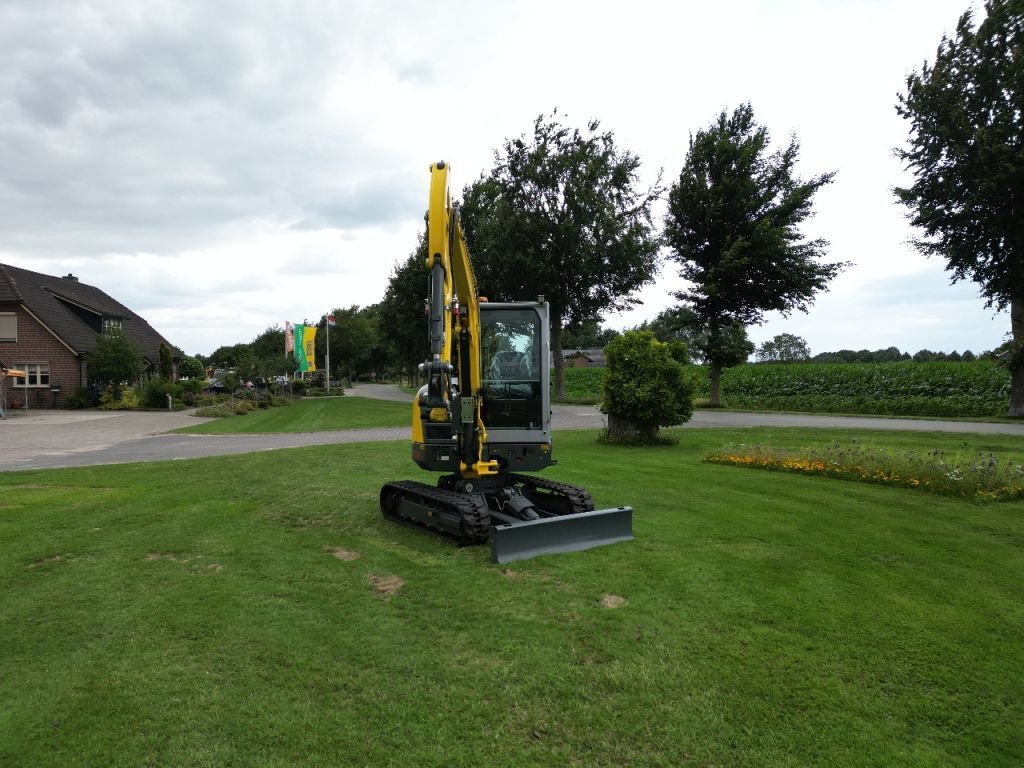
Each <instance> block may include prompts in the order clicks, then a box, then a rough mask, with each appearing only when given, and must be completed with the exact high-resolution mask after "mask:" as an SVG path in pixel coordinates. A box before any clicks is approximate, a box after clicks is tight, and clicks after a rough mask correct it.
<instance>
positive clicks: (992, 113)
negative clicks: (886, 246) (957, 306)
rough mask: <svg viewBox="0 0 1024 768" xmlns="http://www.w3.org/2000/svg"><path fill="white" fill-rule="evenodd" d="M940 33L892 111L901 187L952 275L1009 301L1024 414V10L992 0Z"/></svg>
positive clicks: (1015, 398) (1009, 355)
mask: <svg viewBox="0 0 1024 768" xmlns="http://www.w3.org/2000/svg"><path fill="white" fill-rule="evenodd" d="M985 12H986V16H985V18H984V19H982V21H981V23H980V24H979V25H978V26H977V28H976V29H975V27H974V15H973V12H972V11H967V12H966V13H964V14H963V16H961V17H960V21H959V23H958V24H957V28H956V36H955V37H953V38H949V37H943V38H942V41H941V42H940V43H939V48H938V51H937V52H936V56H935V62H934V64H931V65H929V64H928V63H925V64H924V66H923V67H922V68H921V71H920V72H914V73H913V74H911V75H910V76H909V77H908V78H907V92H906V93H905V94H901V95H900V98H899V104H898V105H897V107H896V111H897V112H898V113H899V114H900V115H901V116H902V117H904V118H906V119H907V120H909V121H910V144H909V147H908V148H907V149H904V150H900V151H899V152H898V154H899V157H900V158H901V159H902V160H903V161H904V162H905V163H906V165H907V166H908V167H909V168H910V169H911V170H912V171H913V173H914V183H913V184H912V185H911V186H910V187H906V188H897V189H896V190H895V192H896V195H897V197H898V198H899V200H900V202H902V203H903V204H904V205H905V206H907V207H908V208H909V209H910V211H911V215H912V218H911V221H912V222H913V224H914V225H916V226H918V227H920V228H921V229H922V230H923V231H924V236H923V237H922V238H921V239H920V240H918V241H917V242H916V245H917V247H918V249H919V250H920V251H921V252H923V253H925V254H928V255H937V256H941V257H942V258H944V259H945V260H946V269H947V270H949V271H950V272H951V273H952V276H953V281H954V282H956V281H958V280H967V279H970V280H973V281H974V282H975V283H977V284H978V286H979V287H980V290H981V294H982V296H984V297H985V301H986V306H990V307H995V308H997V309H1005V308H1007V307H1009V309H1010V339H1009V341H1008V342H1007V344H1006V345H1005V347H1004V349H1003V350H1002V351H1003V353H1004V354H1003V355H1002V360H1003V361H1004V362H1005V364H1006V365H1007V366H1008V368H1009V370H1010V371H1011V374H1012V381H1013V386H1012V389H1011V396H1010V408H1009V415H1011V416H1017V417H1024V215H1022V207H1021V205H1022V204H1021V195H1022V193H1021V179H1024V120H1022V119H1021V109H1022V104H1024V8H1022V6H1021V2H1020V0H987V2H986V3H985Z"/></svg>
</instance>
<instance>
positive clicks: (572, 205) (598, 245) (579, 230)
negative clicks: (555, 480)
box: [462, 111, 661, 397]
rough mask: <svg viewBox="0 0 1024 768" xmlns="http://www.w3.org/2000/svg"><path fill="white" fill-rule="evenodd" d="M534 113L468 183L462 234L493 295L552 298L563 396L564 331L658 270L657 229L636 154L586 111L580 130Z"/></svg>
mask: <svg viewBox="0 0 1024 768" xmlns="http://www.w3.org/2000/svg"><path fill="white" fill-rule="evenodd" d="M557 118H558V113H557V111H556V112H555V113H553V114H552V115H551V116H550V117H548V116H545V115H540V116H539V117H537V119H536V120H535V121H534V125H533V135H532V136H529V137H527V136H525V135H524V136H521V137H520V138H517V139H511V140H508V141H506V142H505V144H504V146H503V147H502V149H501V150H500V151H498V152H496V153H495V165H494V168H493V169H492V170H491V171H490V172H489V173H488V174H486V175H484V176H482V177H481V178H480V179H479V180H478V181H477V182H475V183H474V184H472V185H470V186H469V187H467V188H466V189H465V190H464V193H463V211H462V212H463V221H464V225H465V229H466V239H467V242H468V244H469V249H470V253H471V254H472V256H473V260H474V264H475V267H476V276H477V282H478V284H479V287H480V290H481V292H482V293H483V294H484V295H486V296H488V297H489V298H491V299H498V300H526V299H534V298H536V297H538V296H544V297H545V298H546V299H547V301H548V302H549V303H550V305H551V346H552V349H553V352H554V367H555V389H556V393H557V396H558V397H564V396H565V373H564V363H563V359H562V332H563V330H565V329H576V330H578V329H579V328H580V327H581V326H582V325H583V324H584V323H587V322H590V321H593V320H596V319H598V318H599V317H601V316H602V315H603V314H604V313H605V312H607V311H609V310H620V309H625V308H626V307H628V306H631V305H632V304H635V303H636V300H635V299H633V298H632V295H633V293H634V292H635V291H637V290H638V289H639V288H640V287H642V286H643V285H645V284H647V283H649V282H650V281H651V280H653V278H654V274H655V271H656V268H657V259H658V245H659V242H658V238H657V236H656V234H655V232H654V228H653V225H652V221H651V208H652V206H653V204H654V202H655V200H657V199H658V197H659V195H660V192H661V190H660V188H659V186H658V183H655V184H654V186H652V187H650V188H648V189H646V190H642V189H641V188H640V184H639V168H640V160H639V159H638V158H637V156H636V155H633V154H631V153H629V152H627V151H625V150H623V149H621V148H619V147H618V146H617V145H616V143H615V138H614V135H613V134H612V133H611V132H600V131H599V127H600V125H599V123H598V122H597V121H596V120H592V121H590V122H589V123H588V124H587V125H586V127H585V128H584V129H583V130H580V129H576V128H569V127H567V126H564V125H562V124H561V123H559V122H558V120H557Z"/></svg>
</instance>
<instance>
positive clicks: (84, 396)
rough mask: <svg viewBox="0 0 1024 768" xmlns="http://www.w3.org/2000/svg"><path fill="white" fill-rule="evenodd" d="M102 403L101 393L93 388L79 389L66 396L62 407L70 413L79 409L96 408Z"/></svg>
mask: <svg viewBox="0 0 1024 768" xmlns="http://www.w3.org/2000/svg"><path fill="white" fill-rule="evenodd" d="M99 403H100V392H99V391H98V390H96V389H95V388H93V387H77V388H76V389H75V391H74V392H71V393H69V394H67V395H65V396H64V399H63V400H62V406H63V407H64V408H65V409H66V410H69V411H73V410H77V409H79V408H95V407H96V406H97V405H99Z"/></svg>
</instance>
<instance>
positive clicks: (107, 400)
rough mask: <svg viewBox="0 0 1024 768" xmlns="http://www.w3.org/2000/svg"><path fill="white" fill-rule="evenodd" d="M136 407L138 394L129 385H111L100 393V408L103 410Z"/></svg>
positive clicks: (137, 405)
mask: <svg viewBox="0 0 1024 768" xmlns="http://www.w3.org/2000/svg"><path fill="white" fill-rule="evenodd" d="M138 407H139V395H138V393H137V392H136V391H135V390H134V389H131V388H129V387H122V386H120V385H111V386H109V387H107V388H106V389H105V390H103V394H102V395H100V408H102V409H103V410H104V411H126V410H131V409H132V408H138Z"/></svg>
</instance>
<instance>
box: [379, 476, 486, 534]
mask: <svg viewBox="0 0 1024 768" xmlns="http://www.w3.org/2000/svg"><path fill="white" fill-rule="evenodd" d="M389 490H391V491H393V492H394V493H395V495H396V496H402V497H404V498H407V499H409V500H410V501H413V502H416V503H420V504H425V505H429V506H436V507H444V508H446V509H449V510H452V511H454V512H455V513H456V514H458V516H459V519H460V520H461V521H462V535H461V536H459V537H458V538H459V543H460V544H479V543H481V542H484V541H487V539H488V537H489V536H490V533H491V516H490V515H489V514H488V512H487V505H486V504H484V503H483V502H482V501H481V499H480V497H478V496H470V495H469V494H465V493H456V492H455V491H446V490H444V489H443V488H436V487H434V486H432V485H426V484H424V483H417V482H416V481H415V480H398V481H396V482H393V483H388V484H387V485H385V486H384V487H383V488H381V501H382V502H383V497H384V494H385V492H387V491H389ZM381 512H382V513H383V514H384V516H385V517H386V518H388V519H389V520H399V521H401V522H408V523H411V524H413V525H420V523H419V522H418V521H416V520H409V519H407V518H404V517H401V516H400V515H390V514H388V513H387V512H386V511H385V509H384V504H383V503H382V504H381ZM447 533H449V534H450V532H447Z"/></svg>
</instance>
